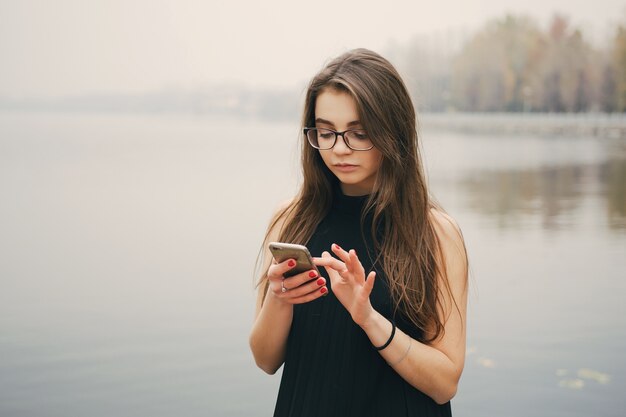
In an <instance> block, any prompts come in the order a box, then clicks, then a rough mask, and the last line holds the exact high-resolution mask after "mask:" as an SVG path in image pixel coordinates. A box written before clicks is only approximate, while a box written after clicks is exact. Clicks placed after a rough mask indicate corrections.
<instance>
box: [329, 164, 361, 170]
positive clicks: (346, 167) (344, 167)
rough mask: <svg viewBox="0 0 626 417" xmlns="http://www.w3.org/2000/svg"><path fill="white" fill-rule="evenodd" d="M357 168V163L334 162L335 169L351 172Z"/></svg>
mask: <svg viewBox="0 0 626 417" xmlns="http://www.w3.org/2000/svg"><path fill="white" fill-rule="evenodd" d="M357 168H358V165H351V164H335V169H336V170H337V171H340V172H352V171H354V170H355V169H357Z"/></svg>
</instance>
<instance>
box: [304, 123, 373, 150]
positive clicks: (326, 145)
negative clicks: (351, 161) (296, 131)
mask: <svg viewBox="0 0 626 417" xmlns="http://www.w3.org/2000/svg"><path fill="white" fill-rule="evenodd" d="M304 134H305V135H306V138H307V140H308V141H309V143H310V144H311V146H312V147H314V148H315V149H319V150H322V151H323V150H326V149H332V147H333V146H335V143H337V136H341V137H342V138H343V141H344V142H345V144H346V146H347V147H348V148H350V149H352V150H353V151H369V150H370V149H372V148H373V147H374V144H373V143H372V141H371V140H370V137H369V136H368V135H367V132H366V131H365V130H344V131H343V132H337V131H334V130H331V129H324V128H316V127H305V128H304Z"/></svg>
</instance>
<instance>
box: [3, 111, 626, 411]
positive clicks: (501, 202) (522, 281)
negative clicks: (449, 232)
mask: <svg viewBox="0 0 626 417" xmlns="http://www.w3.org/2000/svg"><path fill="white" fill-rule="evenodd" d="M297 133H298V127H297V126H296V125H295V124H293V125H288V124H263V123H259V122H238V121H231V122H229V121H219V122H216V121H211V120H205V119H197V118H191V117H190V118H184V117H172V116H123V115H122V116H120V115H116V116H104V115H102V116H99V115H89V114H22V113H0V193H1V195H2V199H1V200H0V415H1V416H11V417H13V416H38V417H44V416H46V417H47V416H63V417H70V416H90V417H97V416H107V417H108V416H113V415H119V416H150V417H156V416H172V415H181V416H207V415H208V416H242V415H246V416H267V415H271V413H272V411H273V407H274V402H275V399H276V393H277V390H278V383H279V379H280V376H279V375H275V376H267V375H265V374H263V372H262V371H260V370H259V369H257V368H256V366H255V365H254V362H253V360H252V356H251V354H250V352H249V348H248V334H249V330H250V326H251V323H252V318H253V304H254V291H253V272H254V262H255V258H256V256H257V253H258V250H259V245H260V243H261V240H262V236H263V233H264V230H265V227H266V225H267V222H268V219H269V216H270V215H271V213H272V211H273V210H274V208H275V207H276V206H277V205H278V204H279V202H280V201H282V200H283V199H285V198H288V197H289V196H291V195H292V194H293V193H294V191H295V187H296V184H297V177H298V151H297V147H296V146H295V144H294V142H295V138H296V136H297ZM422 138H423V143H424V149H425V159H426V161H425V162H426V166H427V170H428V174H429V179H430V184H431V191H432V193H433V194H434V195H435V196H436V197H437V198H438V199H439V200H440V201H441V203H442V204H443V205H444V207H445V208H446V209H447V211H448V212H449V213H450V214H451V215H452V216H453V217H455V218H456V220H457V221H458V222H459V224H460V225H461V227H462V229H463V232H464V235H465V238H466V243H467V247H468V252H469V256H470V263H471V272H472V276H471V278H470V280H471V281H470V283H471V291H470V305H469V310H468V351H467V359H466V366H465V371H464V374H463V377H462V380H461V384H460V387H459V392H458V394H457V396H456V397H455V398H454V399H453V402H452V407H453V413H454V415H455V416H457V417H482V416H499V417H503V416H526V417H528V416H537V417H548V416H590V415H594V416H600V415H601V416H623V415H624V413H625V412H626V400H625V399H624V395H623V393H624V388H625V387H626V360H625V359H624V352H626V308H625V307H624V298H625V295H626V291H625V290H626V261H625V255H626V143H624V141H616V140H598V139H593V138H554V137H547V138H540V137H525V136H515V137H501V136H489V137H486V136H478V135H473V136H471V135H462V134H459V133H451V132H444V131H429V130H428V125H427V123H425V128H424V131H423V132H422Z"/></svg>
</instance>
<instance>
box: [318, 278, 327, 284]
mask: <svg viewBox="0 0 626 417" xmlns="http://www.w3.org/2000/svg"><path fill="white" fill-rule="evenodd" d="M324 284H326V280H325V279H324V278H320V279H318V280H317V285H324Z"/></svg>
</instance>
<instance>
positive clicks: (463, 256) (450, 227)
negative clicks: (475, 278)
mask: <svg viewBox="0 0 626 417" xmlns="http://www.w3.org/2000/svg"><path fill="white" fill-rule="evenodd" d="M430 218H431V222H432V225H433V228H434V230H435V232H436V233H437V238H438V239H439V243H440V248H441V251H442V255H443V258H444V262H445V265H446V269H447V270H448V272H452V271H454V272H455V273H454V275H457V276H458V275H461V276H462V279H463V280H465V278H466V277H467V251H466V249H465V242H464V239H463V233H462V232H461V228H460V227H459V225H458V223H457V222H456V220H454V219H453V218H452V217H451V216H450V215H448V214H447V213H444V212H443V211H441V210H438V209H436V208H431V209H430Z"/></svg>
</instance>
